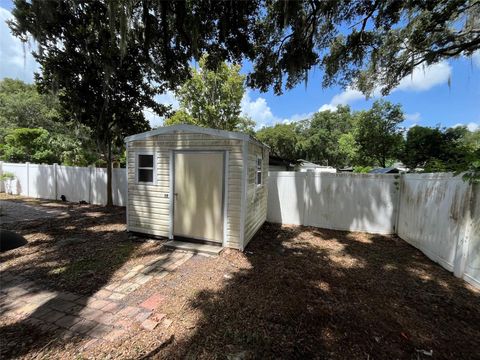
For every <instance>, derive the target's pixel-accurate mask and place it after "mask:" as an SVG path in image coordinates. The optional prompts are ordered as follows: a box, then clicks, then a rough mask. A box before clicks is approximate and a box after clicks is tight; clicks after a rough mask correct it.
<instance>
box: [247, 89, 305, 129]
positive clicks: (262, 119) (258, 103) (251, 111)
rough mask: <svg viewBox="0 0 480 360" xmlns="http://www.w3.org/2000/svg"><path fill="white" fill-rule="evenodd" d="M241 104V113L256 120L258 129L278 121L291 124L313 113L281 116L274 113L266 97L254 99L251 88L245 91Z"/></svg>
mask: <svg viewBox="0 0 480 360" xmlns="http://www.w3.org/2000/svg"><path fill="white" fill-rule="evenodd" d="M240 105H241V109H242V110H241V114H242V115H243V116H248V117H249V118H251V119H252V120H253V121H255V123H256V126H255V128H256V129H257V130H258V129H260V128H262V127H263V126H271V125H274V124H276V123H284V124H290V123H292V122H295V121H300V120H304V119H308V118H309V117H311V116H312V115H313V112H308V113H295V114H293V115H291V116H289V117H288V118H280V117H278V116H275V115H274V114H273V112H272V109H271V108H270V106H269V105H268V103H267V100H266V99H265V98H263V97H261V96H259V97H257V98H256V99H252V97H251V96H250V91H249V90H247V91H245V94H244V95H243V98H242V102H241V104H240Z"/></svg>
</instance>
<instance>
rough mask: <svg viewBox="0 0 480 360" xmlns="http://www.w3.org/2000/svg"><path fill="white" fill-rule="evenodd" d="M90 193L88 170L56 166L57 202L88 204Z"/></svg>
mask: <svg viewBox="0 0 480 360" xmlns="http://www.w3.org/2000/svg"><path fill="white" fill-rule="evenodd" d="M90 191H91V180H90V168H84V167H76V166H57V200H59V199H60V197H61V196H62V195H64V196H65V197H66V198H67V201H72V202H77V201H86V202H89V199H90Z"/></svg>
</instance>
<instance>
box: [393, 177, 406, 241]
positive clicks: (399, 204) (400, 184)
mask: <svg viewBox="0 0 480 360" xmlns="http://www.w3.org/2000/svg"><path fill="white" fill-rule="evenodd" d="M397 181H398V184H395V183H396V182H397ZM404 181H405V174H403V173H401V174H400V175H399V177H398V178H397V179H395V181H394V185H395V186H396V187H397V199H396V201H395V204H394V206H395V207H396V209H395V211H396V212H395V224H394V225H393V226H394V229H393V233H394V234H397V235H398V224H399V223H400V208H401V207H402V192H403V185H404V184H403V182H404ZM397 185H398V186H397Z"/></svg>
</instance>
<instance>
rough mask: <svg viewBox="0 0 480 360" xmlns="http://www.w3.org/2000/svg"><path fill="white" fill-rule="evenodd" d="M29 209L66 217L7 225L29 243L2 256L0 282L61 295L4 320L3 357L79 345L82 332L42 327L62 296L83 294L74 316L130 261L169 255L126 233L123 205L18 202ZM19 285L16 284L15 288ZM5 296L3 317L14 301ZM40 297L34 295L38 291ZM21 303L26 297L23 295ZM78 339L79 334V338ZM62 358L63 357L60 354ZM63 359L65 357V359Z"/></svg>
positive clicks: (0, 326) (158, 245) (1, 324)
mask: <svg viewBox="0 0 480 360" xmlns="http://www.w3.org/2000/svg"><path fill="white" fill-rule="evenodd" d="M17 201H20V202H26V203H28V204H29V205H32V206H37V207H41V208H43V209H45V208H51V209H58V210H61V211H62V213H63V214H62V215H58V216H55V217H48V218H38V219H29V220H27V221H17V222H11V223H5V224H2V228H5V229H10V230H14V231H15V232H17V233H19V234H21V235H23V236H25V237H26V238H27V240H28V245H26V246H24V247H22V248H18V249H16V250H13V251H9V252H6V253H3V254H0V280H1V279H5V280H3V281H2V282H4V283H6V282H7V281H6V279H7V278H10V277H12V276H13V277H15V278H19V279H21V280H20V282H19V284H18V285H22V283H25V284H26V283H27V282H28V283H29V284H30V285H31V286H32V287H33V289H36V288H38V289H39V290H38V291H39V292H40V291H41V290H44V289H48V290H50V291H51V292H52V293H53V294H57V295H56V296H54V297H53V298H51V299H48V301H46V302H45V303H43V304H42V305H40V306H39V307H38V308H36V309H35V310H34V311H33V312H30V313H27V315H26V316H19V317H18V318H8V319H6V318H5V317H4V318H3V319H2V321H0V357H1V358H7V357H21V356H26V355H28V356H31V357H35V355H36V354H37V355H38V354H39V353H41V352H42V351H44V350H48V351H50V356H52V355H54V354H55V348H58V349H59V351H62V350H63V349H64V348H65V347H71V348H72V347H73V348H74V347H75V346H77V345H78V344H79V343H80V342H82V341H84V340H85V338H84V337H83V336H81V335H80V334H81V331H82V329H80V330H79V331H80V333H77V334H72V333H71V332H69V331H68V330H67V329H69V328H70V326H71V325H73V323H72V324H68V321H67V322H65V323H64V324H63V328H62V327H60V328H57V329H55V330H50V329H49V328H48V326H47V327H46V328H43V329H42V328H41V327H40V326H39V321H38V318H41V316H44V314H45V313H46V312H48V311H51V310H52V306H53V304H54V303H55V302H58V301H59V296H61V294H62V293H63V294H65V292H68V293H75V294H79V295H83V296H84V298H83V299H85V301H83V302H82V301H79V302H78V304H79V305H78V306H76V307H75V309H74V310H72V311H69V314H70V315H71V317H72V318H74V317H75V315H78V313H80V312H81V311H82V309H84V308H85V306H86V301H87V300H88V298H89V297H90V296H91V295H92V294H94V293H96V292H97V291H98V290H100V289H102V287H104V286H105V285H106V284H108V283H109V281H110V279H111V278H112V276H114V274H115V273H116V272H118V271H119V269H121V268H122V267H123V266H124V265H125V264H126V263H127V262H129V263H130V262H132V266H133V265H134V264H135V261H137V262H138V261H140V262H142V261H144V260H145V259H148V258H149V256H158V255H159V254H160V253H162V252H165V253H168V254H169V253H170V252H168V251H165V250H164V249H163V248H162V247H161V243H162V242H158V243H156V244H150V245H147V246H145V243H142V242H138V241H134V240H138V239H137V238H136V237H132V236H131V235H128V234H127V233H126V232H125V209H124V208H120V207H113V208H106V207H102V206H92V205H85V206H80V205H77V204H68V203H67V204H64V203H57V202H51V201H38V200H36V201H29V200H28V199H24V200H17ZM14 285H16V284H14ZM0 290H1V291H2V293H1V294H0V296H1V299H0V300H2V301H1V306H0V313H1V314H4V313H6V312H8V311H9V310H10V305H12V304H10V303H8V301H6V300H8V298H7V297H6V296H5V293H4V291H6V289H5V286H4V285H2V286H1V287H0ZM33 294H35V291H33ZM20 299H21V296H20ZM77 335H79V336H77ZM59 356H60V355H59ZM60 357H61V356H60Z"/></svg>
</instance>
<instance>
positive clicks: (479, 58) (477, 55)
mask: <svg viewBox="0 0 480 360" xmlns="http://www.w3.org/2000/svg"><path fill="white" fill-rule="evenodd" d="M472 61H473V63H474V64H475V65H476V66H478V67H480V50H477V51H475V52H474V53H473V55H472Z"/></svg>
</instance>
